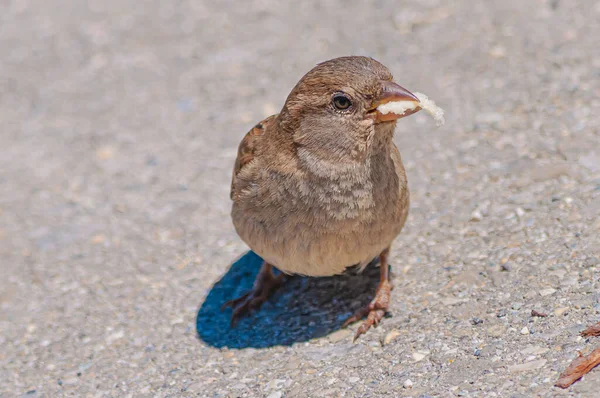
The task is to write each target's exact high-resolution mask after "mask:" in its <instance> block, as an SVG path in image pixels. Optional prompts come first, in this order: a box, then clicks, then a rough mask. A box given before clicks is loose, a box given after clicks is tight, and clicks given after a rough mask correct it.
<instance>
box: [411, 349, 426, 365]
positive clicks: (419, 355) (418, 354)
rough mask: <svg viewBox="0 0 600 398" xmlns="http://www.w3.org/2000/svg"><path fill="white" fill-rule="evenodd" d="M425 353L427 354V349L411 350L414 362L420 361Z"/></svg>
mask: <svg viewBox="0 0 600 398" xmlns="http://www.w3.org/2000/svg"><path fill="white" fill-rule="evenodd" d="M427 355H429V351H417V352H413V354H412V357H413V359H414V360H415V362H419V361H422V360H423V359H424V358H425V357H426V356H427Z"/></svg>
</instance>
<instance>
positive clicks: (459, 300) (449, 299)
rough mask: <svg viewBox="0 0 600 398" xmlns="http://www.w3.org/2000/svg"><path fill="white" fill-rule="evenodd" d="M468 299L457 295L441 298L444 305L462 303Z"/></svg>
mask: <svg viewBox="0 0 600 398" xmlns="http://www.w3.org/2000/svg"><path fill="white" fill-rule="evenodd" d="M466 301H468V300H467V299H462V298H458V297H445V298H443V299H442V304H444V305H456V304H460V303H464V302H466Z"/></svg>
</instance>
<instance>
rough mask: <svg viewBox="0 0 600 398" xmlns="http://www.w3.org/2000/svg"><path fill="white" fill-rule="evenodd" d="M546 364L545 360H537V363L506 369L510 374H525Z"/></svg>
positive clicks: (532, 362)
mask: <svg viewBox="0 0 600 398" xmlns="http://www.w3.org/2000/svg"><path fill="white" fill-rule="evenodd" d="M546 362H547V361H546V360H545V359H538V360H537V361H530V362H525V363H521V364H518V365H511V366H509V367H508V371H509V372H510V373H517V372H527V371H529V370H534V369H539V368H541V367H542V366H544V365H545V364H546Z"/></svg>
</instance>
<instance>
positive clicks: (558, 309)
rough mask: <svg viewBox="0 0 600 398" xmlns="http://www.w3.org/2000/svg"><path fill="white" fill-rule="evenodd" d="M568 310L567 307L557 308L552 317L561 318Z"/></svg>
mask: <svg viewBox="0 0 600 398" xmlns="http://www.w3.org/2000/svg"><path fill="white" fill-rule="evenodd" d="M568 310H569V307H559V308H557V309H555V310H554V312H553V313H554V316H561V315H563V314H564V313H565V312H567V311H568Z"/></svg>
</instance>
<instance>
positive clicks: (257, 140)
mask: <svg viewBox="0 0 600 398" xmlns="http://www.w3.org/2000/svg"><path fill="white" fill-rule="evenodd" d="M276 116H277V115H273V116H269V117H268V118H266V119H265V120H263V121H262V122H260V123H257V124H256V126H254V127H252V129H251V130H250V131H249V132H248V133H246V135H245V136H244V138H243V139H242V142H240V146H239V147H238V153H237V158H236V159H235V165H234V166H233V178H232V180H231V192H230V194H229V196H230V197H231V199H233V198H234V187H235V181H236V179H237V176H238V175H239V173H240V171H242V169H243V168H244V167H245V166H246V165H247V164H248V163H250V162H252V160H254V158H255V156H256V150H257V148H259V147H260V145H261V141H262V139H263V137H264V135H265V132H266V131H267V129H268V128H269V127H270V126H271V125H272V124H273V120H274V119H275V117H276Z"/></svg>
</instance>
